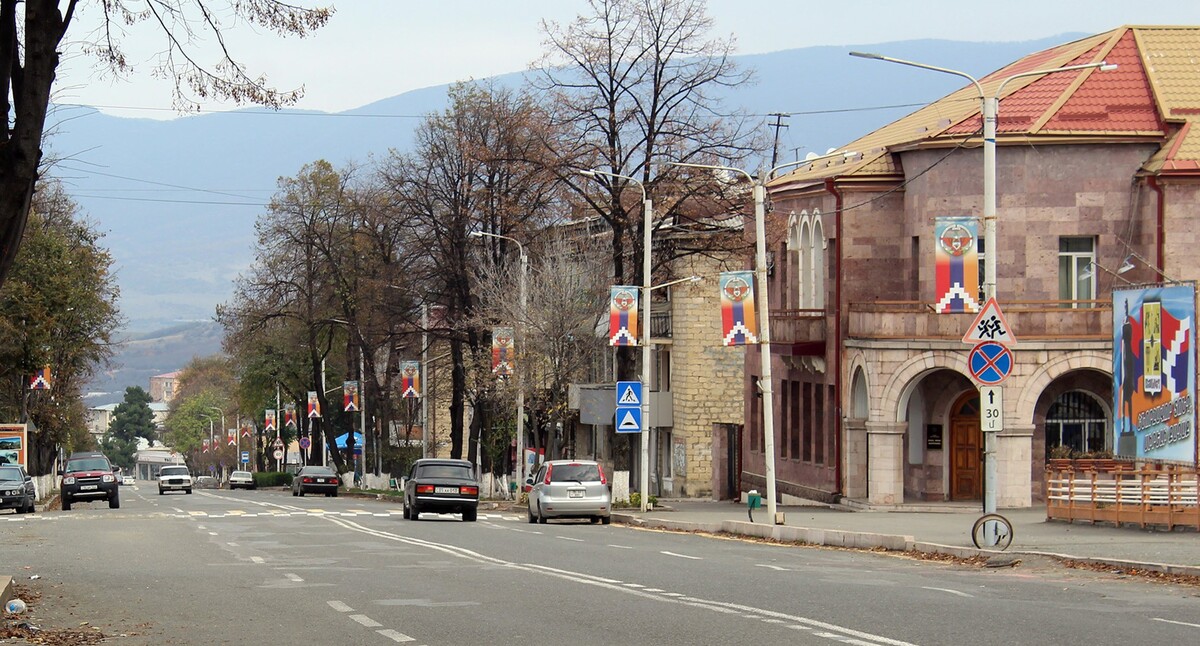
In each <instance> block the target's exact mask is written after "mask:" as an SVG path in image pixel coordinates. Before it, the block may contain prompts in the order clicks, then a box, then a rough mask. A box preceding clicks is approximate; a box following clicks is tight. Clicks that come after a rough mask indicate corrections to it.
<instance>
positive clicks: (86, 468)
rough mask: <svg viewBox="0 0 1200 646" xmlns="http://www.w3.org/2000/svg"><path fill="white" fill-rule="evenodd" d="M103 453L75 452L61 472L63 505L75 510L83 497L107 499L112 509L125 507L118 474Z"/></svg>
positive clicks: (66, 509) (85, 498)
mask: <svg viewBox="0 0 1200 646" xmlns="http://www.w3.org/2000/svg"><path fill="white" fill-rule="evenodd" d="M113 469H114V467H113V465H112V464H111V463H110V462H109V461H108V458H106V457H104V454H103V453H72V454H71V457H69V458H67V464H66V466H64V467H63V469H62V470H61V471H59V475H61V476H62V508H63V511H71V505H72V503H75V502H77V501H80V500H89V501H90V500H107V501H108V507H109V508H110V509H117V508H119V507H120V506H121V498H120V493H119V492H118V490H117V474H116V473H114V472H113Z"/></svg>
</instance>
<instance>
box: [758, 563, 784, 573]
mask: <svg viewBox="0 0 1200 646" xmlns="http://www.w3.org/2000/svg"><path fill="white" fill-rule="evenodd" d="M754 566H755V567H765V568H770V569H772V570H778V571H779V572H791V571H792V570H791V568H786V567H779V566H778V565H767V564H766V563H755V564H754Z"/></svg>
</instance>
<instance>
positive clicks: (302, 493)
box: [296, 487, 304, 498]
mask: <svg viewBox="0 0 1200 646" xmlns="http://www.w3.org/2000/svg"><path fill="white" fill-rule="evenodd" d="M296 491H297V492H298V494H299V496H300V497H301V498H303V497H304V487H300V488H299V489H297V490H296Z"/></svg>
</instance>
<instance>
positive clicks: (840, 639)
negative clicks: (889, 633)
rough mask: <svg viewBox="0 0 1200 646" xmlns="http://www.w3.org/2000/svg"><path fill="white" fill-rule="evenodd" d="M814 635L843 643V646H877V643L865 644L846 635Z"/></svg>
mask: <svg viewBox="0 0 1200 646" xmlns="http://www.w3.org/2000/svg"><path fill="white" fill-rule="evenodd" d="M813 634H814V635H816V636H817V637H824V638H826V639H832V640H833V641H836V642H842V643H843V644H852V645H853V646H877V645H876V644H875V642H865V641H863V640H861V639H854V638H853V637H846V636H845V635H837V634H834V633H813Z"/></svg>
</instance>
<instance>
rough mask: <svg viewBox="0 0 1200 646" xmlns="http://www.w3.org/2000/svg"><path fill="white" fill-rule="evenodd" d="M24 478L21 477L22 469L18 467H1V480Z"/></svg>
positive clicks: (19, 479)
mask: <svg viewBox="0 0 1200 646" xmlns="http://www.w3.org/2000/svg"><path fill="white" fill-rule="evenodd" d="M24 479H25V478H22V477H21V470H20V469H18V468H17V467H0V480H17V481H21V480H24Z"/></svg>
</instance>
